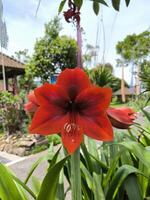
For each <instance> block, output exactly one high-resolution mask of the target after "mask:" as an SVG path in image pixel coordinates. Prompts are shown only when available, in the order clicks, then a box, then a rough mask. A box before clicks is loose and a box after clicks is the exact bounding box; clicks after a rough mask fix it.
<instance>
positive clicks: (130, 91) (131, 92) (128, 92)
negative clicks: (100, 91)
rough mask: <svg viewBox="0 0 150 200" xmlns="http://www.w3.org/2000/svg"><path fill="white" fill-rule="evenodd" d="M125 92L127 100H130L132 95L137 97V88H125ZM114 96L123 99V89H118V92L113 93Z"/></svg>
mask: <svg viewBox="0 0 150 200" xmlns="http://www.w3.org/2000/svg"><path fill="white" fill-rule="evenodd" d="M124 94H125V98H126V101H129V100H130V99H131V98H132V97H135V95H136V94H135V88H127V87H125V88H124ZM113 96H114V97H117V99H118V100H119V101H122V93H121V89H119V90H117V91H116V92H114V93H113Z"/></svg>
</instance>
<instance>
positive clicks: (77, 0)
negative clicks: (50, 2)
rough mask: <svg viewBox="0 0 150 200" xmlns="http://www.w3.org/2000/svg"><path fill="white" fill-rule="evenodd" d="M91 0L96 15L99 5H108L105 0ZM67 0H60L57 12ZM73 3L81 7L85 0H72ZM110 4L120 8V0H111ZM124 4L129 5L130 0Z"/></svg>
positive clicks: (126, 0)
mask: <svg viewBox="0 0 150 200" xmlns="http://www.w3.org/2000/svg"><path fill="white" fill-rule="evenodd" d="M90 1H92V6H93V11H94V13H95V14H96V15H98V13H99V10H100V5H101V4H102V5H105V6H108V4H107V1H106V0H90ZM66 2H67V0H62V1H61V3H60V5H59V9H58V11H59V13H60V12H61V11H62V10H63V7H64V5H65V3H66ZM73 2H74V4H75V5H76V6H77V7H79V8H81V7H82V5H83V3H84V2H85V0H84V1H83V0H73ZM111 3H112V6H113V8H114V9H115V10H117V11H119V9H120V0H111ZM125 3H126V6H128V5H129V3H130V0H125Z"/></svg>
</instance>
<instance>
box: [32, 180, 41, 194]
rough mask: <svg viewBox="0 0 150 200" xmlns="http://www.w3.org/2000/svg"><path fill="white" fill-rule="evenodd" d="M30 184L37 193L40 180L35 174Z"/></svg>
mask: <svg viewBox="0 0 150 200" xmlns="http://www.w3.org/2000/svg"><path fill="white" fill-rule="evenodd" d="M32 186H33V189H34V191H35V193H36V194H38V193H39V191H40V188H41V181H40V180H39V179H38V178H37V177H35V176H33V177H32Z"/></svg>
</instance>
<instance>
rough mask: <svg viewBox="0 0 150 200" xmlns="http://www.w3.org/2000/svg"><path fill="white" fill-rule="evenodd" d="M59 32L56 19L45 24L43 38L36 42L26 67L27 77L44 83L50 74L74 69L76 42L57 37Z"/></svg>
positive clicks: (58, 23) (59, 26)
mask: <svg viewBox="0 0 150 200" xmlns="http://www.w3.org/2000/svg"><path fill="white" fill-rule="evenodd" d="M60 30H61V24H60V19H59V18H58V17H55V18H54V19H53V20H51V21H50V22H49V23H48V24H45V34H44V37H42V38H40V39H38V40H37V41H36V44H35V48H34V54H33V57H32V58H31V60H30V62H29V63H28V65H27V70H26V74H27V75H31V76H33V77H40V78H41V80H42V82H46V81H49V79H50V76H51V75H52V74H54V73H56V72H58V71H60V70H64V69H65V68H74V67H76V53H77V45H76V41H75V40H74V39H71V38H70V37H67V36H59V33H60Z"/></svg>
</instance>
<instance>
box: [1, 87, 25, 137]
mask: <svg viewBox="0 0 150 200" xmlns="http://www.w3.org/2000/svg"><path fill="white" fill-rule="evenodd" d="M22 105H23V100H22V98H20V97H19V96H17V95H16V96H14V95H12V94H11V93H9V92H7V91H3V92H1V94H0V120H1V122H2V123H1V124H2V128H3V131H6V132H7V133H8V134H13V133H16V132H17V131H21V130H22V126H23V123H24V119H25V118H27V117H26V114H25V112H24V110H23V106H22Z"/></svg>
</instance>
